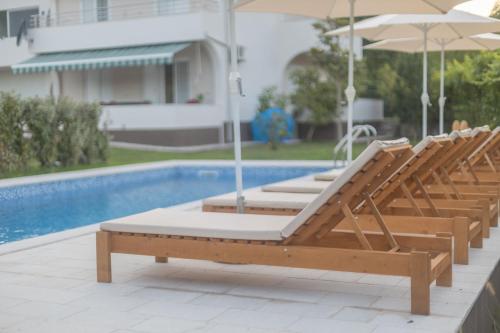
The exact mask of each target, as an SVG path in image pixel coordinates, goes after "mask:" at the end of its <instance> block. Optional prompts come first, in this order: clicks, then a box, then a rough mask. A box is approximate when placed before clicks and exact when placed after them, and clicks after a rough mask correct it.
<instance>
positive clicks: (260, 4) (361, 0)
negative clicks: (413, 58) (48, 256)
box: [236, 0, 466, 164]
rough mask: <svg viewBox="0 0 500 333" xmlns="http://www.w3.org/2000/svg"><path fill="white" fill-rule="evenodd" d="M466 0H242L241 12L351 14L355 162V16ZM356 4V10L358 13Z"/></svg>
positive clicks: (424, 10)
mask: <svg viewBox="0 0 500 333" xmlns="http://www.w3.org/2000/svg"><path fill="white" fill-rule="evenodd" d="M462 2H466V0H242V1H240V2H239V3H238V4H237V5H236V8H237V10H238V11H245V12H261V13H284V14H290V15H299V16H308V17H314V18H318V19H326V18H335V17H349V27H350V29H348V31H349V75H348V86H347V89H346V90H345V94H346V97H347V102H348V113H347V161H348V163H349V164H350V163H351V162H352V125H353V104H354V98H355V97H356V90H355V89H354V53H353V48H354V33H353V25H354V17H355V16H370V15H378V14H384V13H394V14H398V13H407V14H409V13H415V14H433V13H434V14H442V13H446V12H447V11H448V10H450V9H451V8H453V7H454V6H456V5H458V4H460V3H462ZM355 5H356V13H355V10H354V9H355V8H354V7H355Z"/></svg>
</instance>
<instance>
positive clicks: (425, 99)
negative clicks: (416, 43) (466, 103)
mask: <svg viewBox="0 0 500 333" xmlns="http://www.w3.org/2000/svg"><path fill="white" fill-rule="evenodd" d="M422 30H423V33H424V64H423V78H422V96H421V97H420V100H421V101H422V138H425V137H426V136H427V106H428V105H429V94H428V92H427V32H428V30H429V28H428V27H427V25H424V27H423V29H422Z"/></svg>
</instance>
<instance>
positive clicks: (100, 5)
mask: <svg viewBox="0 0 500 333" xmlns="http://www.w3.org/2000/svg"><path fill="white" fill-rule="evenodd" d="M107 20H108V0H97V22H102V21H107Z"/></svg>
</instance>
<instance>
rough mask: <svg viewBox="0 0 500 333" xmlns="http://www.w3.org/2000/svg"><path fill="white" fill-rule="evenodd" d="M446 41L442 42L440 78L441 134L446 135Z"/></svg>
mask: <svg viewBox="0 0 500 333" xmlns="http://www.w3.org/2000/svg"><path fill="white" fill-rule="evenodd" d="M444 47H445V43H444V41H441V70H440V71H441V73H440V77H439V80H440V81H439V134H443V133H444V104H445V103H446V97H444Z"/></svg>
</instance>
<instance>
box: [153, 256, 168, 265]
mask: <svg viewBox="0 0 500 333" xmlns="http://www.w3.org/2000/svg"><path fill="white" fill-rule="evenodd" d="M155 262H157V263H159V264H165V263H167V262H168V258H167V257H155Z"/></svg>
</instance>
